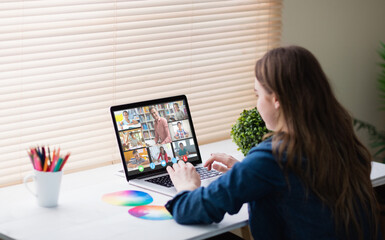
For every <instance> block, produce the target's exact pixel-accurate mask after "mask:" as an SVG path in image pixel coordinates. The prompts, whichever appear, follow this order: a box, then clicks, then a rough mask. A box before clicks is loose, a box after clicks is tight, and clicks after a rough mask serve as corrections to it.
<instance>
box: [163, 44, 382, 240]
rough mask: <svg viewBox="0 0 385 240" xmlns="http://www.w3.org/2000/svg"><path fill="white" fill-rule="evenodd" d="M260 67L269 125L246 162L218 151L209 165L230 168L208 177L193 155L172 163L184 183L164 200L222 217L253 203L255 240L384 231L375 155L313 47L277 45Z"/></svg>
mask: <svg viewBox="0 0 385 240" xmlns="http://www.w3.org/2000/svg"><path fill="white" fill-rule="evenodd" d="M255 76H256V79H255V89H254V90H255V94H256V96H257V100H256V102H257V103H256V106H257V109H258V111H259V113H260V115H261V117H262V119H263V120H264V121H265V123H266V127H267V128H268V129H270V130H271V131H272V132H271V133H270V134H268V135H267V136H266V138H265V140H264V141H263V142H262V143H260V144H259V145H257V146H256V147H253V148H252V149H251V150H250V151H249V153H248V154H247V156H246V157H245V158H244V159H243V161H242V162H238V161H237V160H236V159H235V158H233V157H232V156H229V155H226V154H222V153H216V154H212V155H211V157H210V158H209V159H208V160H207V161H206V163H205V166H206V167H207V168H208V170H211V169H216V170H218V171H221V172H226V173H225V174H223V175H222V176H221V177H220V178H218V179H217V180H216V181H214V182H212V183H211V184H210V185H209V186H208V187H205V188H202V187H200V178H199V175H198V173H197V172H196V171H195V169H194V167H193V165H192V164H191V163H184V162H183V161H179V162H178V163H176V164H174V165H173V167H170V166H169V167H167V171H168V173H169V175H170V177H171V180H172V182H173V183H174V186H175V188H176V189H177V191H178V192H179V194H178V195H177V196H175V197H174V198H173V199H172V200H170V201H169V202H168V203H167V204H166V208H167V209H168V210H169V211H170V213H171V214H172V215H173V218H174V219H175V220H176V221H177V222H178V223H181V224H202V223H205V224H209V223H212V222H220V221H221V220H222V219H223V217H224V215H225V213H229V214H235V213H237V212H238V211H239V210H240V209H241V207H242V205H243V204H244V203H248V205H249V225H250V228H251V232H252V235H253V237H254V239H256V240H259V239H263V240H265V239H269V240H272V239H296V240H298V239H299V240H301V239H362V240H363V239H365V240H366V239H381V232H380V230H379V227H378V220H379V216H378V215H379V214H378V212H379V210H378V207H377V202H376V197H375V194H374V191H373V187H372V183H371V180H370V173H371V160H372V159H371V155H370V153H369V151H368V150H367V149H366V148H365V147H364V145H363V144H362V143H361V142H360V141H359V140H358V138H357V136H356V135H355V133H354V129H353V124H352V123H353V121H352V117H351V116H350V115H349V113H348V111H347V110H345V108H344V107H343V106H342V105H341V104H340V103H339V102H338V100H337V99H336V97H335V96H334V94H333V92H332V89H331V87H330V84H329V82H328V79H327V77H326V75H325V73H324V72H323V70H322V68H321V65H320V64H319V62H318V61H317V59H316V58H315V57H314V55H313V54H312V53H310V52H309V51H308V50H306V49H304V48H302V47H298V46H289V47H280V48H276V49H273V50H271V51H268V52H267V53H266V54H265V55H264V56H263V57H262V58H261V59H259V60H258V61H257V63H256V66H255ZM216 162H218V163H221V164H223V165H219V164H216ZM218 199H220V201H218Z"/></svg>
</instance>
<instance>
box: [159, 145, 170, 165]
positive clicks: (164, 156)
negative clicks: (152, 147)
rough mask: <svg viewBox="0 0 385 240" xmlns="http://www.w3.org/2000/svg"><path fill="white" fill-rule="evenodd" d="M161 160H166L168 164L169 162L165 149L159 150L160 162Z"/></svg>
mask: <svg viewBox="0 0 385 240" xmlns="http://www.w3.org/2000/svg"><path fill="white" fill-rule="evenodd" d="M159 160H165V161H166V163H167V162H168V156H167V153H166V151H165V150H164V147H160V148H159V156H158V161H159Z"/></svg>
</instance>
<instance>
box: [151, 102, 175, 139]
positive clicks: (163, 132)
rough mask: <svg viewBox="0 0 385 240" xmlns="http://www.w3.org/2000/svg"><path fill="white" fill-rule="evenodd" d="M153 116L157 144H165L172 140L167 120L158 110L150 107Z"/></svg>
mask: <svg viewBox="0 0 385 240" xmlns="http://www.w3.org/2000/svg"><path fill="white" fill-rule="evenodd" d="M150 113H151V116H152V117H153V118H154V119H155V121H154V130H155V144H165V143H170V142H171V136H170V131H169V129H168V124H167V120H166V119H165V118H162V117H160V116H159V113H158V111H157V110H156V109H155V108H154V107H151V108H150Z"/></svg>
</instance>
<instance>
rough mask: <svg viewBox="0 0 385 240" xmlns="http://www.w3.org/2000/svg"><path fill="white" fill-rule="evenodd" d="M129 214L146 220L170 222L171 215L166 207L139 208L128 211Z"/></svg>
mask: <svg viewBox="0 0 385 240" xmlns="http://www.w3.org/2000/svg"><path fill="white" fill-rule="evenodd" d="M128 213H129V214H131V215H132V216H134V217H137V218H142V219H146V220H169V219H172V216H171V214H170V213H169V212H168V211H167V209H166V208H165V207H164V206H138V207H134V208H131V209H130V210H128Z"/></svg>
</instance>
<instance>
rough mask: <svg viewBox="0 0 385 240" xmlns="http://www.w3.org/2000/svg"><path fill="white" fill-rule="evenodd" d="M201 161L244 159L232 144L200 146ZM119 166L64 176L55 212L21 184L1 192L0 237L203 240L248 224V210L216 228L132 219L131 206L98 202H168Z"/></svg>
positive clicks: (220, 143) (228, 218)
mask: <svg viewBox="0 0 385 240" xmlns="http://www.w3.org/2000/svg"><path fill="white" fill-rule="evenodd" d="M200 150H201V155H202V158H203V159H204V160H206V159H207V158H208V156H209V155H210V153H212V152H219V151H224V152H226V153H228V154H233V155H235V156H236V157H238V159H242V154H241V153H239V152H237V150H236V146H235V144H234V143H232V142H231V140H225V141H221V142H217V143H214V144H207V145H203V146H201V147H200ZM121 168H122V166H121V164H115V165H110V166H106V167H101V168H96V169H92V170H87V171H82V172H77V173H71V174H65V175H64V176H63V179H62V185H61V190H60V196H59V206H58V207H57V208H42V207H39V206H38V205H37V203H36V199H35V198H34V197H33V196H32V195H31V194H29V192H28V191H27V190H26V189H25V187H24V186H23V185H16V186H11V187H6V188H2V189H0V233H2V234H5V235H8V236H10V237H12V238H15V239H18V240H19V239H20V240H22V239H28V240H34V239H39V240H44V239H55V240H60V239H71V240H72V239H114V240H119V239H167V240H170V239H203V238H207V237H210V236H214V235H217V234H220V233H223V232H226V231H229V230H233V229H236V228H240V227H243V226H246V225H247V220H248V213H247V206H246V205H245V206H243V208H242V209H241V211H240V212H239V213H238V214H236V215H232V216H230V215H228V214H226V216H225V218H224V219H223V221H222V222H220V223H219V224H211V225H195V226H183V225H179V224H177V223H176V222H175V221H174V220H163V221H151V220H143V219H139V218H135V217H133V216H131V215H130V214H129V213H128V210H129V209H130V208H131V207H123V206H114V205H110V204H108V203H105V202H103V201H102V200H101V198H102V196H103V195H104V194H106V193H111V192H116V191H124V190H141V191H144V192H148V193H149V194H150V195H151V196H152V197H153V198H154V201H153V202H152V203H151V205H164V204H165V203H166V202H167V201H168V200H169V199H170V198H169V197H167V196H164V195H161V194H157V193H154V192H149V191H147V190H143V189H139V188H136V187H134V186H131V185H129V184H128V183H127V182H126V180H125V178H122V177H119V176H117V175H115V173H116V172H117V171H118V170H120V169H121Z"/></svg>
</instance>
